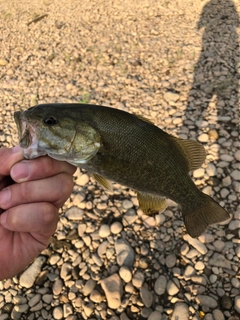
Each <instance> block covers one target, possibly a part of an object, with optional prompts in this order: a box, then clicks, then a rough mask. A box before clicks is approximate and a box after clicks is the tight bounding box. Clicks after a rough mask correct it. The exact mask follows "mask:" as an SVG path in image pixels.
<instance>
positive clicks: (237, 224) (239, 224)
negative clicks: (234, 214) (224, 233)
mask: <svg viewBox="0 0 240 320" xmlns="http://www.w3.org/2000/svg"><path fill="white" fill-rule="evenodd" d="M228 228H229V230H236V229H240V220H232V221H231V222H230V223H229V225H228Z"/></svg>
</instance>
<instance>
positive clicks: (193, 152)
mask: <svg viewBox="0 0 240 320" xmlns="http://www.w3.org/2000/svg"><path fill="white" fill-rule="evenodd" d="M172 139H174V141H175V142H176V143H177V144H178V145H179V146H180V147H181V149H182V151H183V153H184V155H185V157H186V159H187V161H188V169H189V171H194V170H196V169H198V168H199V167H201V165H202V164H203V162H204V160H205V158H206V151H205V149H204V146H203V145H202V144H201V143H199V142H197V141H194V140H184V139H179V138H175V137H172Z"/></svg>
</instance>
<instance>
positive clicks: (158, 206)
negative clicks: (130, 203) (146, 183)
mask: <svg viewBox="0 0 240 320" xmlns="http://www.w3.org/2000/svg"><path fill="white" fill-rule="evenodd" d="M137 198H138V202H139V207H140V208H141V209H142V211H143V212H144V213H145V214H152V213H154V212H157V213H161V212H163V211H164V210H165V209H166V207H167V204H166V198H165V197H160V196H154V195H151V194H146V193H142V192H137Z"/></svg>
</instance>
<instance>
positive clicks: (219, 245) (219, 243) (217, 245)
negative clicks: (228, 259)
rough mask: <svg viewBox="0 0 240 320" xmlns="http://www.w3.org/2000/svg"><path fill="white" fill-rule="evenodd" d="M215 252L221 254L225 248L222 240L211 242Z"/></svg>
mask: <svg viewBox="0 0 240 320" xmlns="http://www.w3.org/2000/svg"><path fill="white" fill-rule="evenodd" d="M213 245H214V248H215V250H216V251H218V252H221V251H223V249H224V247H225V243H224V242H223V241H222V240H216V241H214V242H213Z"/></svg>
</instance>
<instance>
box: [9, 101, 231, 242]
mask: <svg viewBox="0 0 240 320" xmlns="http://www.w3.org/2000/svg"><path fill="white" fill-rule="evenodd" d="M14 116H15V121H16V123H17V125H18V131H19V137H20V146H22V148H23V154H24V156H25V157H26V158H29V159H31V158H34V157H37V156H40V155H44V154H48V155H49V156H51V157H53V158H55V159H58V160H65V161H68V162H70V163H72V164H74V165H76V166H80V167H82V168H85V169H86V170H88V171H89V172H90V173H92V174H93V175H94V177H95V178H96V179H97V181H98V182H100V183H101V184H102V185H104V186H105V187H109V184H108V182H106V179H108V180H112V181H115V182H118V183H120V184H123V185H126V186H128V187H130V188H132V189H134V190H136V191H137V196H138V200H139V205H140V206H141V208H142V209H143V210H144V212H147V213H148V212H151V211H159V210H160V211H163V210H164V209H165V207H166V204H165V198H170V199H172V200H173V201H175V202H177V203H178V204H179V205H180V206H181V208H182V214H183V219H184V222H185V225H186V228H187V231H188V233H189V234H190V235H191V236H194V237H196V236H199V235H200V234H201V233H202V232H203V231H204V230H205V228H206V227H207V226H208V225H209V224H212V223H216V222H220V221H223V220H226V219H228V217H229V215H228V213H227V212H226V211H225V210H224V209H223V208H222V207H220V206H219V205H218V204H217V203H216V202H215V201H214V200H213V199H212V198H210V197H209V196H207V195H205V194H203V193H202V192H201V191H200V190H199V189H198V188H197V187H196V186H195V184H194V183H193V181H192V179H191V178H190V176H189V174H188V173H189V171H193V170H195V169H197V168H198V167H200V166H201V164H202V163H203V161H204V159H205V151H204V148H203V146H202V145H200V144H199V143H197V142H195V141H191V140H182V139H178V138H175V137H173V136H171V135H169V134H167V133H166V132H164V131H163V130H161V129H160V128H158V127H156V126H154V125H153V124H152V123H150V122H149V121H148V120H146V119H144V118H142V117H141V116H136V115H134V114H130V113H127V112H124V111H121V110H117V109H113V108H108V107H103V106H96V105H82V104H46V105H38V106H35V107H33V108H30V109H28V110H26V111H24V112H16V113H15V115H14Z"/></svg>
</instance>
